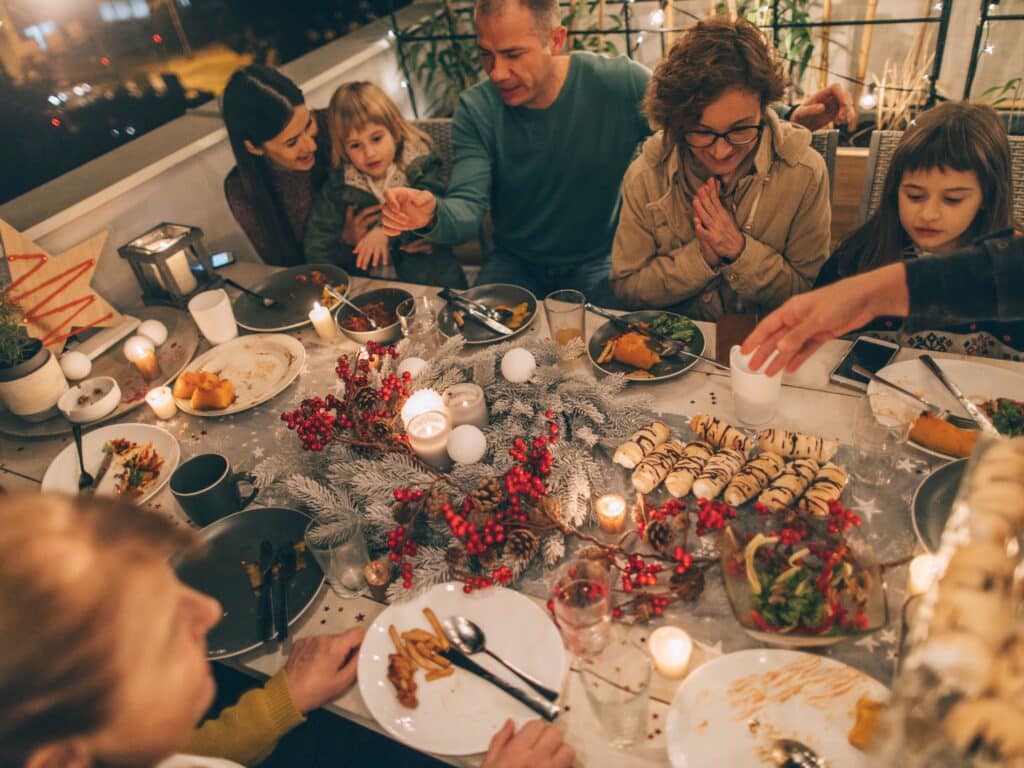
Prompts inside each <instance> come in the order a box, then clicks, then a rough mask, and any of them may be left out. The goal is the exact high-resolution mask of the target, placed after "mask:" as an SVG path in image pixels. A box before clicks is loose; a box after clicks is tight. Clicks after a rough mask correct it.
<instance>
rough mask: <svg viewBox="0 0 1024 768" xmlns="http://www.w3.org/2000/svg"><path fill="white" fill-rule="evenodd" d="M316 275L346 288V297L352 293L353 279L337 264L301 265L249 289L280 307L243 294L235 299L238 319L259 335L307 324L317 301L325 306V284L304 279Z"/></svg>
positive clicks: (342, 290)
mask: <svg viewBox="0 0 1024 768" xmlns="http://www.w3.org/2000/svg"><path fill="white" fill-rule="evenodd" d="M314 272H320V273H322V274H323V275H324V276H325V277H326V278H327V283H328V284H329V285H331V286H339V285H343V286H344V288H342V289H340V290H339V291H338V292H339V293H340V294H341V295H342V296H345V295H347V294H348V292H349V288H350V287H351V285H352V278H350V277H349V275H348V272H346V271H345V270H344V269H342V268H341V267H337V266H335V265H334V264H301V265H299V266H297V267H289V268H288V269H282V270H281V271H280V272H275V273H274V274H272V275H270V276H268V277H267V278H266V279H265V280H263V282H261V283H257V284H256V285H249V286H246V287H247V288H251V289H252V290H254V291H256V293H259V294H262V295H264V296H267V297H269V298H271V299H275V300H276V301H277V304H275V305H274V306H272V307H264V306H263V302H261V301H260V300H259V299H255V298H253V297H252V296H249V295H248V294H245V293H242V294H240V295H239V297H238V298H237V299H235V303H234V309H235V320H237V321H238V324H239V325H240V326H241V327H242V328H245V329H246V330H249V331H256V332H258V333H268V332H275V331H288V330H291V329H292V328H301V327H302V326H304V325H307V324H308V323H309V311H310V310H311V309H312V308H313V302H315V301H319V302H321V303H323V290H324V286H323V283H321V284H319V285H318V284H317V283H315V282H313V280H311V279H306V280H303V276H305V277H307V278H308V277H309V276H310V275H312V274H313V273H314Z"/></svg>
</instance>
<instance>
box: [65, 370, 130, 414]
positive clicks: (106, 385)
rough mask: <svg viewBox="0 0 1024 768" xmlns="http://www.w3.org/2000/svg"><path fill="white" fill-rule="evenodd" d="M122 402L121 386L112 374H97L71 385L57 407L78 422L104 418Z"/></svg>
mask: <svg viewBox="0 0 1024 768" xmlns="http://www.w3.org/2000/svg"><path fill="white" fill-rule="evenodd" d="M120 402H121V388H120V387H119V386H117V382H116V381H114V379H112V378H111V377H110V376H96V377H95V378H92V379H86V380H85V381H83V382H81V383H79V384H77V385H76V386H74V387H71V389H69V390H68V391H67V392H65V393H64V394H63V395H62V396H61V398H60V400H58V401H57V408H58V409H59V410H60V412H61V413H63V414H64V416H65V417H66V418H67V419H68V421H73V422H76V423H78V424H84V423H85V422H87V421H96V419H102V418H103V417H104V416H106V415H107V414H109V413H110V412H111V411H113V410H114V409H115V408H117V406H118V403H120Z"/></svg>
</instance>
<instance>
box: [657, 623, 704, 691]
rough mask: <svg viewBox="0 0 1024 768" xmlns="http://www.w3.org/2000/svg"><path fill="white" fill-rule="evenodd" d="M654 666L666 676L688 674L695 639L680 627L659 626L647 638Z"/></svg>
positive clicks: (676, 677) (673, 676)
mask: <svg viewBox="0 0 1024 768" xmlns="http://www.w3.org/2000/svg"><path fill="white" fill-rule="evenodd" d="M647 647H648V648H650V649H651V658H652V659H653V660H654V668H655V669H656V670H658V671H659V672H660V673H661V674H663V675H664V676H665V677H670V678H673V679H678V678H680V677H682V676H683V675H685V674H686V668H687V667H689V666H690V656H691V655H692V654H693V640H691V639H690V636H689V635H688V634H687V633H686V630H684V629H681V628H679V627H658V628H657V629H656V630H654V632H652V633H651V636H650V637H649V638H648V639H647Z"/></svg>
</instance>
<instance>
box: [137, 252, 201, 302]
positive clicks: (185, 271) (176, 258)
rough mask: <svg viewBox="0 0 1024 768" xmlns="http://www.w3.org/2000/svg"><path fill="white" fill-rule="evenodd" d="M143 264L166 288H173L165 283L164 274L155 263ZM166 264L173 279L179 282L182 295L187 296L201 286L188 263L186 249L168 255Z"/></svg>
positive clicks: (168, 289) (165, 260)
mask: <svg viewBox="0 0 1024 768" xmlns="http://www.w3.org/2000/svg"><path fill="white" fill-rule="evenodd" d="M142 266H143V269H145V270H146V271H147V272H149V273H150V274H151V275H153V276H155V277H156V282H157V283H158V284H160V285H162V286H163V287H164V289H166V290H167V291H170V290H171V287H170V286H169V285H165V284H164V278H163V275H161V274H160V270H159V269H158V268H157V267H156V265H155V264H143V265H142ZM164 266H166V267H167V271H168V272H170V273H171V279H172V280H174V282H175V283H176V284H177V286H178V291H179V293H181V295H182V296H187V295H188V294H190V293H192V291H194V290H195V289H196V288H198V287H199V284H198V283H197V282H196V278H195V275H193V274H192V267H191V265H190V264H189V263H188V254H187V253H185V251H178V252H177V253H175V254H173V255H171V256H168V257H167V258H166V259H164Z"/></svg>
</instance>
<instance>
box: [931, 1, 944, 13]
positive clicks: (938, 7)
mask: <svg viewBox="0 0 1024 768" xmlns="http://www.w3.org/2000/svg"><path fill="white" fill-rule="evenodd" d="M932 8H934V9H935V10H936V11H938V12H939V13H942V3H936V4H935V5H933V6H932Z"/></svg>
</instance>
